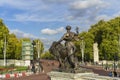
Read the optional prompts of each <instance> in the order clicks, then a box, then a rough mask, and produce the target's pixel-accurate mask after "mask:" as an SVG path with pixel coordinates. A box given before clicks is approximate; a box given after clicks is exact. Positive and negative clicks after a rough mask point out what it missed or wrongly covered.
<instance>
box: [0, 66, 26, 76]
mask: <svg viewBox="0 0 120 80" xmlns="http://www.w3.org/2000/svg"><path fill="white" fill-rule="evenodd" d="M0 68H1V69H5V70H2V71H0V74H5V73H14V72H21V71H26V70H27V67H26V66H14V67H11V66H7V67H4V66H0Z"/></svg>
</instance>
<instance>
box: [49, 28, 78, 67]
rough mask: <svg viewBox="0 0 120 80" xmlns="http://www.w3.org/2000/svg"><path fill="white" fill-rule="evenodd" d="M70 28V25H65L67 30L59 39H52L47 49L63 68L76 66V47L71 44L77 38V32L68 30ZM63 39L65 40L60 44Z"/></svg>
mask: <svg viewBox="0 0 120 80" xmlns="http://www.w3.org/2000/svg"><path fill="white" fill-rule="evenodd" d="M70 29H71V26H67V27H66V30H67V32H66V33H65V34H64V35H63V37H62V38H61V39H60V40H59V41H57V42H55V41H54V42H53V43H52V45H51V47H50V49H49V51H50V53H51V54H53V55H54V56H55V58H56V59H57V60H58V61H59V63H60V66H59V67H60V68H63V69H69V68H75V67H76V58H75V51H76V47H75V45H74V44H73V41H74V40H78V33H74V32H70ZM77 32H78V31H77ZM63 40H64V41H65V43H64V44H61V42H62V41H63Z"/></svg>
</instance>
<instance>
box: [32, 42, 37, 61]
mask: <svg viewBox="0 0 120 80" xmlns="http://www.w3.org/2000/svg"><path fill="white" fill-rule="evenodd" d="M32 45H33V55H34V53H35V49H34V47H35V45H36V43H35V41H33V42H32ZM34 59H35V57H34Z"/></svg>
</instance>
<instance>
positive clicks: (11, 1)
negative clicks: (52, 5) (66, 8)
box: [0, 0, 46, 11]
mask: <svg viewBox="0 0 120 80" xmlns="http://www.w3.org/2000/svg"><path fill="white" fill-rule="evenodd" d="M5 5H7V6H5ZM0 6H5V7H7V8H14V9H20V10H30V11H35V10H40V9H45V8H46V6H45V5H43V4H41V1H40V0H29V1H28V0H0ZM40 6H41V7H40Z"/></svg>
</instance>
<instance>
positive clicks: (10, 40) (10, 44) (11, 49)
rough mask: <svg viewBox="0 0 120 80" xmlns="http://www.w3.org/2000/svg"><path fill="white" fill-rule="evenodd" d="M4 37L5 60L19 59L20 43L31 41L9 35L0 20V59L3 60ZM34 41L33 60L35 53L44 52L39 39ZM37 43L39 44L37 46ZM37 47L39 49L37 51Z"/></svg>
mask: <svg viewBox="0 0 120 80" xmlns="http://www.w3.org/2000/svg"><path fill="white" fill-rule="evenodd" d="M5 37H6V58H7V59H21V54H22V41H30V42H32V41H31V39H30V38H21V39H18V38H17V37H16V36H15V34H10V33H9V29H8V28H7V27H6V26H5V24H4V23H3V21H2V19H0V59H3V58H4V54H3V50H4V42H5ZM34 41H35V47H34V50H35V54H34V57H35V59H36V58H37V51H38V50H40V51H39V52H40V53H43V51H44V45H43V43H42V41H40V40H39V39H36V40H34ZM38 42H39V44H38ZM38 46H39V49H38Z"/></svg>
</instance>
